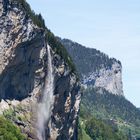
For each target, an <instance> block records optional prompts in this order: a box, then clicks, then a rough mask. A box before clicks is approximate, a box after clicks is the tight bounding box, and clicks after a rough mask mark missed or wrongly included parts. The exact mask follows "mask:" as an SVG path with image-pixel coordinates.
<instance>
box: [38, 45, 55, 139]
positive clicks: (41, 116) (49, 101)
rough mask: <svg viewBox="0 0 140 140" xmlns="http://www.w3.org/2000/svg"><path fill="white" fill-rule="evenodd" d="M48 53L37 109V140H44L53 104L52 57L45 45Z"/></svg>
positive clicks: (48, 47)
mask: <svg viewBox="0 0 140 140" xmlns="http://www.w3.org/2000/svg"><path fill="white" fill-rule="evenodd" d="M47 51H48V73H47V76H46V79H45V87H44V91H43V97H42V100H41V102H40V103H39V108H38V139H39V140H45V125H46V124H47V123H48V121H49V119H50V117H51V112H52V108H53V103H54V96H53V91H54V75H53V67H52V57H51V53H50V46H49V45H47Z"/></svg>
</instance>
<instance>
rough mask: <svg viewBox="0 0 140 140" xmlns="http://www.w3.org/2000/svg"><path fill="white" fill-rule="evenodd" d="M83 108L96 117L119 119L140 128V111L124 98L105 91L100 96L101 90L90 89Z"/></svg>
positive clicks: (86, 93)
mask: <svg viewBox="0 0 140 140" xmlns="http://www.w3.org/2000/svg"><path fill="white" fill-rule="evenodd" d="M82 106H84V107H86V110H88V112H91V114H94V115H95V116H96V117H101V118H111V119H115V120H116V118H118V120H119V121H122V120H123V121H125V122H126V123H133V124H134V125H136V126H137V127H140V111H139V110H138V109H137V108H136V107H135V106H134V105H133V104H132V103H130V102H129V101H128V100H127V99H125V98H124V97H123V96H117V95H114V94H110V93H109V92H108V91H106V90H104V89H102V94H100V88H91V89H90V88H88V89H87V90H86V91H85V93H84V96H83V100H82Z"/></svg>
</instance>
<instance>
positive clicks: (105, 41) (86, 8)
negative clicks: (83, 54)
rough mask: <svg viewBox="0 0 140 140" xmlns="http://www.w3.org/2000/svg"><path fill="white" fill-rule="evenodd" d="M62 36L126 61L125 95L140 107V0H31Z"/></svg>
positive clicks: (124, 76) (32, 5)
mask: <svg viewBox="0 0 140 140" xmlns="http://www.w3.org/2000/svg"><path fill="white" fill-rule="evenodd" d="M27 2H29V3H30V5H31V7H32V9H33V10H34V11H35V12H36V13H41V14H42V16H43V17H44V19H45V22H46V26H47V27H48V28H49V29H51V31H52V32H53V33H54V34H55V35H57V36H60V37H62V38H68V39H71V40H73V41H76V42H78V43H80V44H83V45H85V46H87V47H91V48H96V49H99V50H101V51H102V52H104V53H106V54H108V55H109V56H110V57H114V58H116V59H118V60H120V61H121V62H122V66H123V75H122V78H123V86H124V95H125V97H126V98H127V99H128V100H130V101H131V102H132V103H133V104H134V105H136V106H137V107H140V74H139V73H140V0H116V1H113V0H27Z"/></svg>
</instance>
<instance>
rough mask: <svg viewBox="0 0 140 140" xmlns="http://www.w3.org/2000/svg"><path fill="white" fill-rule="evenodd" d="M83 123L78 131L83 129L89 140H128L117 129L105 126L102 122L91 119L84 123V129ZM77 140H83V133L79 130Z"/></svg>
mask: <svg viewBox="0 0 140 140" xmlns="http://www.w3.org/2000/svg"><path fill="white" fill-rule="evenodd" d="M83 123H84V122H82V123H81V124H80V126H79V129H84V130H85V132H86V134H87V135H88V136H89V137H90V138H91V140H128V138H127V136H125V135H123V134H122V133H121V132H120V131H119V130H118V129H116V128H115V129H114V128H113V127H112V126H110V125H108V124H106V123H105V122H103V121H102V120H98V119H96V118H94V117H93V118H91V119H88V120H87V121H85V124H84V125H85V128H83V127H82V125H83ZM79 132H80V133H79V140H83V137H84V135H83V134H84V133H81V132H82V130H79Z"/></svg>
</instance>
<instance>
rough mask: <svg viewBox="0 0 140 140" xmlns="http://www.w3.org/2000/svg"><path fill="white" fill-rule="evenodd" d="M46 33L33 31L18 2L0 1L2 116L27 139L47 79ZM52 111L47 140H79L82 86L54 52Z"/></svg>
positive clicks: (31, 134)
mask: <svg viewBox="0 0 140 140" xmlns="http://www.w3.org/2000/svg"><path fill="white" fill-rule="evenodd" d="M47 44H48V42H47V40H46V39H45V31H44V29H42V28H39V27H38V26H36V25H35V24H34V23H33V21H32V20H31V19H30V18H29V16H27V14H26V12H25V11H24V9H23V8H22V6H21V7H19V6H18V4H17V1H16V0H0V58H1V59H0V100H1V102H0V109H1V110H0V114H5V111H7V110H10V111H12V112H14V116H12V117H11V120H12V121H13V122H14V123H15V124H17V125H18V126H19V127H20V128H21V129H22V132H23V133H25V134H26V136H27V137H28V139H31V140H33V139H34V140H36V139H38V138H37V132H36V128H37V126H36V125H37V123H36V122H37V117H38V115H37V114H38V110H37V109H38V108H37V106H38V103H39V102H40V99H41V97H42V93H43V89H44V87H45V84H47V83H45V78H46V75H47V73H48V65H47V64H48V53H47ZM50 51H51V57H52V65H53V74H54V105H53V110H52V115H51V117H50V119H49V122H48V124H46V128H45V129H46V130H45V131H46V134H45V135H46V139H53V140H55V139H57V140H62V139H63V140H69V139H77V130H76V128H77V115H78V111H79V104H80V96H81V94H80V86H79V83H78V82H77V75H76V74H74V73H73V72H71V68H70V66H69V65H68V64H67V63H66V62H65V61H64V60H63V59H62V57H61V56H59V54H57V53H55V52H54V51H53V50H52V49H51V50H50Z"/></svg>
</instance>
